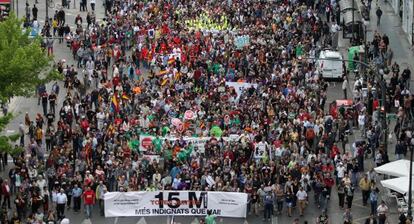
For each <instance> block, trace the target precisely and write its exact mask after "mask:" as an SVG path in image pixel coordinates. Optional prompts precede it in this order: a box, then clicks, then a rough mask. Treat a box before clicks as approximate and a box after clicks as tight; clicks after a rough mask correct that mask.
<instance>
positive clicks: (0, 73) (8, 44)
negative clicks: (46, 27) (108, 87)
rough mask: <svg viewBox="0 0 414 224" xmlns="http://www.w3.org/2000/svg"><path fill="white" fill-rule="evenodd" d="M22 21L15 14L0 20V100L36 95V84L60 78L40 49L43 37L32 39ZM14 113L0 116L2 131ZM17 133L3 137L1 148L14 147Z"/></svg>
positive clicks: (0, 140)
mask: <svg viewBox="0 0 414 224" xmlns="http://www.w3.org/2000/svg"><path fill="white" fill-rule="evenodd" d="M22 25H23V21H22V20H20V19H18V18H17V17H16V16H15V15H14V13H11V14H10V15H9V17H8V18H7V19H6V20H4V21H2V22H0V101H1V102H7V101H9V100H10V99H11V98H12V97H14V96H25V97H30V96H33V94H34V92H35V90H36V87H37V86H39V85H41V84H45V83H48V82H50V81H53V80H58V79H61V75H60V74H59V73H58V72H57V71H56V69H55V68H54V63H53V58H52V57H48V56H47V55H46V54H45V52H44V51H43V49H42V48H41V41H42V39H41V38H40V37H37V38H30V37H29V34H30V29H26V30H24V29H23V26H22ZM12 118H13V115H8V116H3V117H1V118H0V132H2V131H3V130H4V128H5V127H6V126H7V124H8V123H9V122H10V121H11V119H12ZM13 140H14V141H15V140H17V139H16V136H4V135H3V136H0V151H9V150H10V149H12V148H14V147H12V146H11V145H10V142H12V141H13Z"/></svg>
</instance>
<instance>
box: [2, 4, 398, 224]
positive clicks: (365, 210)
mask: <svg viewBox="0 0 414 224" xmlns="http://www.w3.org/2000/svg"><path fill="white" fill-rule="evenodd" d="M40 1H41V2H40V3H39V4H37V7H38V8H39V12H38V14H39V15H38V17H39V18H45V14H46V9H45V8H46V7H45V1H44V0H40ZM33 3H34V1H33V0H31V1H30V2H29V4H30V7H32V6H33ZM56 3H58V2H56ZM76 4H78V2H77V3H76ZM55 5H57V4H55ZM24 8H25V2H24V1H20V2H19V15H20V16H21V15H23V13H24ZM54 10H55V9H49V15H50V16H52V15H53V12H54ZM65 11H66V22H67V23H68V24H69V25H71V27H74V20H75V17H76V16H77V15H78V14H80V15H81V16H82V17H83V18H84V21H85V20H86V19H85V18H86V13H85V12H79V5H76V9H74V8H73V1H72V3H71V9H69V10H67V9H66V10H65ZM103 13H104V10H103V7H102V2H101V1H98V2H97V4H96V18H97V19H98V20H99V19H102V18H103ZM43 22H44V20H42V19H40V23H41V24H43ZM387 23H389V22H387V19H386V18H384V22H383V24H387ZM392 37H394V36H392ZM395 38H397V37H395ZM393 41H395V40H393V39H391V46H393ZM397 41H398V40H397ZM341 44H342V45H344V44H346V43H340V45H341ZM394 45H395V44H394ZM396 46H398V45H396ZM395 51H398V49H397V50H394V52H395ZM54 53H55V58H56V60H60V59H66V61H67V63H68V64H69V65H71V64H74V63H75V62H74V61H73V59H72V56H71V53H70V51H69V49H68V48H67V46H66V44H58V43H55V46H54ZM397 56H398V57H401V58H403V57H404V56H403V55H400V53H398V54H397ZM59 83H60V85H61V87H62V88H61V94H60V95H59V99H58V108H60V106H61V105H62V102H63V96H64V95H65V94H66V90H65V89H63V83H62V82H59ZM352 83H353V82H352V81H351V82H350V86H352ZM50 87H51V86H50V85H48V91H50ZM328 92H329V94H328V101H327V103H329V102H332V101H334V100H336V99H342V97H343V95H342V94H343V93H342V90H341V83H331V84H330V86H329V91H328ZM9 108H10V111H13V112H14V113H15V114H16V117H15V119H14V120H13V121H12V122H11V123H10V124H9V125H8V127H7V130H6V132H7V133H14V132H16V131H17V129H18V125H19V123H20V122H22V121H23V119H24V113H25V112H29V114H30V117H31V118H33V117H34V116H35V114H36V113H38V112H40V111H41V106H38V105H37V98H35V97H32V98H23V97H16V98H14V99H12V101H11V103H10V106H9ZM355 135H357V136H358V135H359V133H358V132H357V131H356V132H355ZM352 139H353V136H351V139H350V141H351V142H352ZM389 148H390V149H393V147H392V145H391V146H390V147H389ZM365 163H366V167H367V168H368V167H371V166H372V165H373V164H372V160H366V162H365ZM1 174H2V175H3V176H6V175H7V173H6V172H3V173H1ZM361 200H362V195H361V193H360V192H358V191H357V192H356V193H355V197H354V204H353V208H352V214H353V217H354V223H356V224H357V223H363V222H364V221H365V219H366V218H367V217H368V215H369V207H365V206H362V202H361ZM391 211H392V212H393V213H394V214H393V215H392V219H394V220H396V217H397V215H396V214H395V212H396V211H395V207H394V208H391ZM343 212H344V211H343V210H341V209H339V206H338V198H337V194H336V190H333V192H332V198H331V201H330V202H329V205H328V215H329V218H330V223H342V222H343V219H342V214H343ZM65 214H66V216H67V217H68V218H69V219H70V220H71V223H76V224H78V223H100V224H101V223H102V224H104V223H105V224H113V223H114V224H116V223H119V224H145V223H148V224H151V223H154V224H161V223H168V224H170V223H171V218H172V217H134V218H104V217H101V216H99V213H98V211H97V208H95V211H94V213H93V216H92V218H91V220H86V219H85V215H84V214H83V213H74V212H72V210H67V211H66V213H65ZM261 214H262V213H261ZM319 214H320V210H319V209H318V208H317V207H316V206H314V203H313V193H312V192H311V193H310V203H309V206H308V207H307V209H306V211H305V215H304V216H303V217H301V218H300V220H301V221H305V220H306V221H308V222H309V223H314V222H315V217H317V216H318V215H319ZM298 217H299V214H298V211H295V212H294V215H293V217H292V218H289V217H287V215H286V214H283V215H281V216H280V217H277V216H274V217H273V218H272V220H271V222H267V223H272V224H278V223H281V224H285V223H292V221H293V220H294V218H298ZM174 221H175V223H181V224H195V223H198V219H197V218H196V217H174ZM217 222H218V223H223V224H241V223H263V221H262V215H260V216H258V217H256V216H248V217H247V219H245V220H244V219H229V218H223V219H220V218H219V219H218V220H217ZM390 223H396V222H395V221H391V222H390Z"/></svg>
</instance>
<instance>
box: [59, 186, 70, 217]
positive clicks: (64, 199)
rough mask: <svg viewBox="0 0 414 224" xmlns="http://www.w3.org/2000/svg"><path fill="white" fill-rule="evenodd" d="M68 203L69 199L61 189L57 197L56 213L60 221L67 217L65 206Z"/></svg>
mask: <svg viewBox="0 0 414 224" xmlns="http://www.w3.org/2000/svg"><path fill="white" fill-rule="evenodd" d="M67 201H68V197H67V196H66V194H65V190H64V189H63V188H61V189H60V192H59V193H58V194H57V195H56V212H57V216H58V219H63V218H64V217H65V205H66V202H67Z"/></svg>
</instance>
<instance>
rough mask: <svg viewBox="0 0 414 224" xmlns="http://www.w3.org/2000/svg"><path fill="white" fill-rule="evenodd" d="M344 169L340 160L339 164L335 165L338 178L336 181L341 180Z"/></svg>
mask: <svg viewBox="0 0 414 224" xmlns="http://www.w3.org/2000/svg"><path fill="white" fill-rule="evenodd" d="M345 170H346V168H345V167H344V164H343V163H342V162H340V163H339V165H338V166H337V167H336V172H337V173H336V176H337V178H338V181H337V183H340V182H341V181H342V178H344V176H345Z"/></svg>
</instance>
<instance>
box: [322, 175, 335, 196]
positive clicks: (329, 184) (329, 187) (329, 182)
mask: <svg viewBox="0 0 414 224" xmlns="http://www.w3.org/2000/svg"><path fill="white" fill-rule="evenodd" d="M323 183H324V184H325V187H326V189H327V190H328V196H329V197H328V200H329V198H330V196H331V190H332V186H333V185H334V184H335V181H334V179H333V178H332V176H331V173H326V174H325V178H324V179H323Z"/></svg>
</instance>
